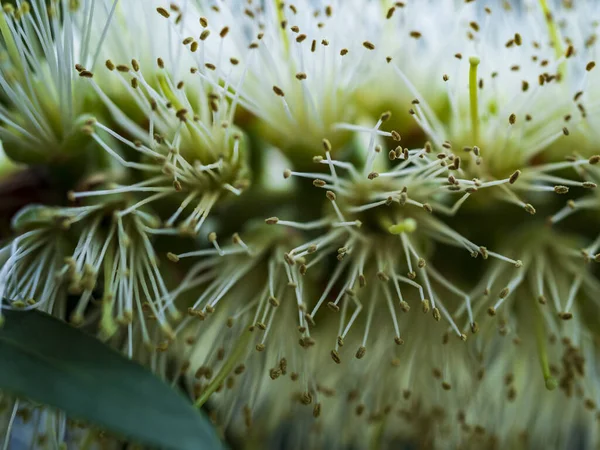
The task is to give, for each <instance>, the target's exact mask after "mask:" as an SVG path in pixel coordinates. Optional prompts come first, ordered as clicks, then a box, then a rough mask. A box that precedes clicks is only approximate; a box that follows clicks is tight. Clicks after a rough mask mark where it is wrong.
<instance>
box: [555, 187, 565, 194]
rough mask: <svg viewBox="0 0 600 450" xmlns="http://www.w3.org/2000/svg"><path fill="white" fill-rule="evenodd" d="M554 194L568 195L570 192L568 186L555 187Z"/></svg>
mask: <svg viewBox="0 0 600 450" xmlns="http://www.w3.org/2000/svg"><path fill="white" fill-rule="evenodd" d="M554 192H556V193H557V194H566V193H567V192H569V188H568V187H567V186H554Z"/></svg>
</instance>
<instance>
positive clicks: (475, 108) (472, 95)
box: [469, 56, 479, 145]
mask: <svg viewBox="0 0 600 450" xmlns="http://www.w3.org/2000/svg"><path fill="white" fill-rule="evenodd" d="M469 65H470V67H469V107H470V109H471V131H472V132H473V144H475V145H477V144H479V102H478V101H477V66H478V65H479V58H478V57H477V56H471V57H470V58H469Z"/></svg>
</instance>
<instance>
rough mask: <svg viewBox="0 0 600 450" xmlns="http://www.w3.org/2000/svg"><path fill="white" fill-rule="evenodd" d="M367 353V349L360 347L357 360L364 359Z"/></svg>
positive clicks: (357, 351)
mask: <svg viewBox="0 0 600 450" xmlns="http://www.w3.org/2000/svg"><path fill="white" fill-rule="evenodd" d="M366 352H367V349H366V347H363V346H362V345H361V346H360V347H358V350H356V355H355V356H356V359H362V358H363V356H365V353H366Z"/></svg>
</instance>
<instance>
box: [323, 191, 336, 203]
mask: <svg viewBox="0 0 600 450" xmlns="http://www.w3.org/2000/svg"><path fill="white" fill-rule="evenodd" d="M325 195H326V196H327V198H328V199H329V200H331V201H332V202H334V201H335V199H336V196H335V193H334V192H333V191H327V192H326V193H325Z"/></svg>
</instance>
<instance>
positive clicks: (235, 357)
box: [194, 330, 252, 408]
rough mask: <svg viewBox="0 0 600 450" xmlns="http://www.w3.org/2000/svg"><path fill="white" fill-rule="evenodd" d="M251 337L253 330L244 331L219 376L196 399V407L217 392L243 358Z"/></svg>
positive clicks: (200, 405)
mask: <svg viewBox="0 0 600 450" xmlns="http://www.w3.org/2000/svg"><path fill="white" fill-rule="evenodd" d="M251 337H252V332H251V331H250V330H246V331H244V333H242V335H241V336H240V337H239V339H238V341H237V343H236V344H235V347H234V348H233V351H232V352H231V354H230V355H229V358H227V360H226V361H225V364H223V367H221V370H219V373H218V374H217V376H216V377H215V378H214V380H212V381H211V382H210V384H209V385H208V386H207V387H206V389H205V390H204V392H202V395H201V396H200V398H198V400H196V402H195V403H194V406H195V407H196V408H200V407H202V405H204V404H205V403H206V401H207V400H208V399H209V398H210V396H211V395H212V394H213V392H215V391H216V390H217V388H218V387H219V386H220V385H221V383H223V382H224V381H225V378H227V376H228V375H229V374H230V373H231V371H232V370H233V369H234V367H235V366H236V364H238V363H239V360H240V359H241V357H242V355H243V354H244V352H245V351H246V349H247V347H248V344H249V343H250V340H251V339H250V338H251Z"/></svg>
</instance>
